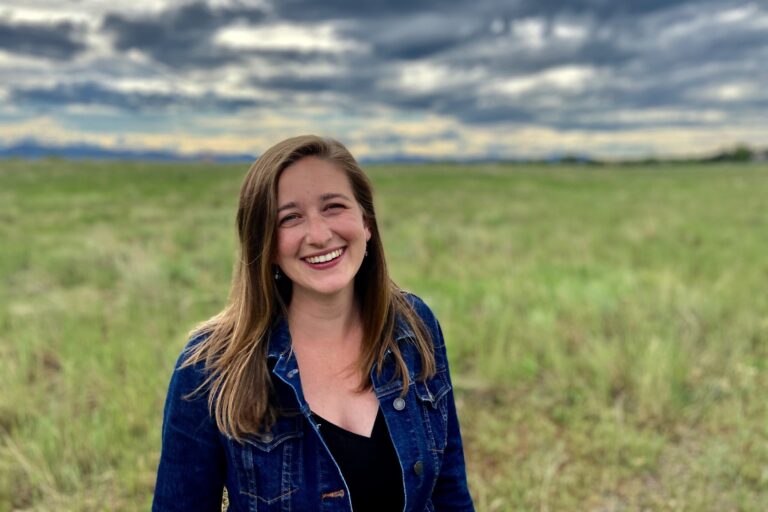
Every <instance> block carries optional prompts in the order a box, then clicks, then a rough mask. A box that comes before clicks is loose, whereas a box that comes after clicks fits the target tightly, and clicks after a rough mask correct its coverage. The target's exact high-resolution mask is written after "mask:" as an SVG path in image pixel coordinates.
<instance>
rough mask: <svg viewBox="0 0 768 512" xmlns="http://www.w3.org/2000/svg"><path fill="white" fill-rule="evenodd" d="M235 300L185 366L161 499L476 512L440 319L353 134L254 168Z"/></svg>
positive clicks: (163, 461)
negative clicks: (401, 276) (417, 282)
mask: <svg viewBox="0 0 768 512" xmlns="http://www.w3.org/2000/svg"><path fill="white" fill-rule="evenodd" d="M237 228H238V234H239V239H240V251H241V254H240V259H239V260H238V262H237V264H236V268H235V275H234V279H233V284H232V290H231V293H230V299H229V303H228V305H227V307H226V308H225V309H224V310H223V311H222V312H221V313H219V314H218V315H217V316H215V317H213V318H212V319H210V320H209V321H207V322H206V323H204V324H203V325H202V326H200V327H199V328H197V329H196V330H195V331H194V332H193V335H192V339H191V341H190V342H189V344H188V346H187V348H186V349H185V351H184V352H183V353H182V355H181V357H180V358H179V362H178V363H177V366H176V370H175V371H174V373H173V376H172V379H171V384H170V389H169V391H168V397H167V399H166V404H165V412H164V421H163V442H162V453H161V456H160V466H159V469H158V475H157V485H156V488H155V497H154V504H153V510H156V511H165V510H184V511H190V510H200V511H208V510H210V511H214V510H220V509H221V499H222V491H223V488H224V487H226V488H227V491H228V500H229V510H232V511H234V510H238V511H240V510H242V511H259V512H261V511H273V510H274V511H277V510H281V511H285V510H293V511H313V510H327V511H349V510H352V509H354V510H355V511H363V512H365V511H370V510H385V511H397V510H408V511H423V510H462V511H463V510H473V506H472V501H471V498H470V496H469V492H468V490H467V483H466V474H465V468H464V455H463V452H462V444H461V435H460V433H459V425H458V420H457V417H456V409H455V404H454V400H453V393H452V391H451V383H450V382H451V381H450V376H449V373H448V366H447V363H448V361H447V358H446V354H445V345H444V343H443V337H442V333H441V331H440V326H439V325H438V323H437V320H436V319H435V317H434V316H433V314H432V312H431V311H430V310H429V308H428V307H427V306H426V305H425V304H424V303H423V302H422V301H421V300H420V299H418V298H417V297H415V296H413V295H410V294H406V293H405V292H403V291H402V290H400V289H399V288H397V286H395V284H394V283H393V282H392V281H391V280H390V278H389V275H388V273H387V267H386V263H385V260H384V248H383V246H382V243H381V237H380V236H379V230H378V226H377V224H376V216H375V213H374V208H373V196H372V190H371V185H370V182H369V181H368V178H367V177H366V176H365V175H364V174H363V172H362V170H361V169H360V167H359V166H358V165H357V162H355V159H354V158H353V157H352V155H350V153H349V152H348V151H347V149H346V148H345V147H344V146H342V145H341V144H340V143H339V142H336V141H334V140H329V139H322V138H319V137H315V136H302V137H295V138H291V139H288V140H285V141H283V142H280V143H279V144H277V145H275V146H273V147H272V148H270V149H269V150H267V151H266V152H265V153H264V154H263V155H262V156H261V157H260V158H259V159H258V160H257V161H256V162H255V163H254V164H253V165H252V166H251V168H250V170H249V172H248V174H247V176H246V178H245V181H244V183H243V186H242V189H241V192H240V205H239V208H238V212H237Z"/></svg>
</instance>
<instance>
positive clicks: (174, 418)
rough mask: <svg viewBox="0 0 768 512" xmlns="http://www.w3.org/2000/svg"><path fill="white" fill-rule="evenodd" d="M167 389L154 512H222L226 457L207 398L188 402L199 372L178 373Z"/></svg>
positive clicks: (190, 369)
mask: <svg viewBox="0 0 768 512" xmlns="http://www.w3.org/2000/svg"><path fill="white" fill-rule="evenodd" d="M183 358H184V354H182V356H181V357H180V358H179V361H178V362H177V363H176V368H175V370H174V372H173V376H172V377H171V383H170V386H169V387H168V395H167V397H166V400H165V409H164V413H163V430H162V448H161V452H160V464H159V467H158V470H157V483H156V485H155V495H154V500H153V503H152V510H153V512H166V511H167V512H172V511H188V510H198V511H201V512H205V511H211V512H213V511H216V512H219V511H221V499H222V492H223V488H224V475H225V471H226V470H225V455H224V449H223V447H222V444H221V442H220V434H219V431H218V429H217V427H216V423H215V422H214V421H213V418H211V416H210V413H209V411H208V403H207V395H206V394H205V393H199V394H198V395H195V396H194V397H193V398H185V397H186V395H187V394H189V393H190V392H192V391H194V390H195V389H196V388H197V386H198V385H199V384H200V383H201V382H202V381H203V377H204V374H203V371H202V369H201V368H199V367H198V366H188V367H186V368H183V369H182V368H179V367H180V364H181V362H182V361H183Z"/></svg>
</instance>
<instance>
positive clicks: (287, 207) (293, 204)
mask: <svg viewBox="0 0 768 512" xmlns="http://www.w3.org/2000/svg"><path fill="white" fill-rule="evenodd" d="M338 198H341V199H346V200H347V201H352V199H350V198H349V197H347V196H346V195H344V194H339V193H337V192H329V193H327V194H323V195H321V196H320V200H321V201H330V200H331V199H338ZM298 206H299V205H298V203H296V202H294V201H291V202H290V203H285V204H284V205H283V206H281V207H280V208H278V209H277V212H278V213H280V212H281V211H283V210H290V209H291V208H296V207H298Z"/></svg>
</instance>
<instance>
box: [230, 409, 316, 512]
mask: <svg viewBox="0 0 768 512" xmlns="http://www.w3.org/2000/svg"><path fill="white" fill-rule="evenodd" d="M301 420H302V418H301V417H300V416H295V417H281V418H280V419H278V421H277V422H276V423H275V424H274V425H273V426H272V428H271V429H270V431H269V432H266V433H264V434H261V435H258V436H256V435H253V436H249V437H247V438H245V442H244V443H242V444H237V443H234V441H233V459H234V463H235V466H236V469H237V477H238V482H239V485H240V495H241V499H243V500H244V501H246V502H247V503H248V508H247V509H246V510H248V511H249V512H265V511H270V512H271V511H281V510H290V508H291V507H290V505H291V500H292V496H293V495H294V494H295V493H297V492H298V491H299V489H300V486H301V481H300V474H301V472H300V468H301V466H302V460H301V459H302V453H301V446H302V445H301V438H302V437H303V431H302V424H301Z"/></svg>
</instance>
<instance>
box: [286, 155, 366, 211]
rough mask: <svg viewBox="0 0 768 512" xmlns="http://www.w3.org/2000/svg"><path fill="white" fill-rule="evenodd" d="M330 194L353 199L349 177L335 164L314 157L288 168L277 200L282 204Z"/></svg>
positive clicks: (304, 159) (306, 158) (303, 159)
mask: <svg viewBox="0 0 768 512" xmlns="http://www.w3.org/2000/svg"><path fill="white" fill-rule="evenodd" d="M328 193H340V194H345V195H348V196H350V197H352V195H353V191H352V185H351V183H350V181H349V177H348V176H347V173H346V172H345V171H344V170H343V169H341V168H339V167H338V166H337V165H336V164H334V163H333V162H329V161H327V160H323V159H321V158H317V157H314V156H308V157H305V158H302V159H301V160H299V161H298V162H294V163H293V164H291V165H289V166H288V167H286V168H285V169H284V170H283V172H282V173H281V174H280V178H279V180H278V182H277V199H278V202H280V203H282V202H285V201H294V200H299V199H309V198H313V197H316V196H321V195H323V194H328Z"/></svg>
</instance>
